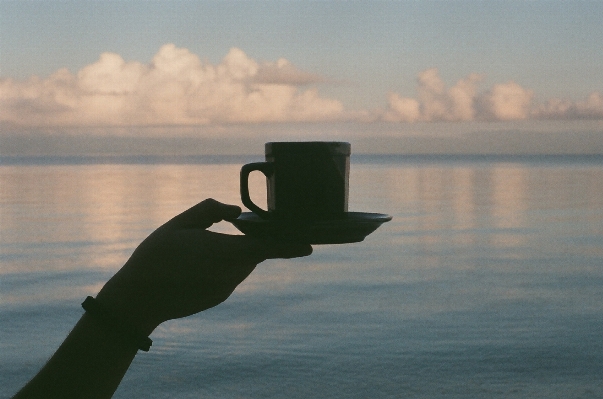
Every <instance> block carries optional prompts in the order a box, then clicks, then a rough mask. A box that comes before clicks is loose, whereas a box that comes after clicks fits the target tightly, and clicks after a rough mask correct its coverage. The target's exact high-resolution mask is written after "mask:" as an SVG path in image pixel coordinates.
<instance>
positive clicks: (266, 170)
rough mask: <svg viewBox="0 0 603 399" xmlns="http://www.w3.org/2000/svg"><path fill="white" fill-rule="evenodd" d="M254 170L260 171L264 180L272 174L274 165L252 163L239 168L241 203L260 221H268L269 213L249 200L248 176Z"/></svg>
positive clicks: (269, 163)
mask: <svg viewBox="0 0 603 399" xmlns="http://www.w3.org/2000/svg"><path fill="white" fill-rule="evenodd" d="M254 170H257V171H260V172H262V173H263V174H264V175H265V176H266V178H270V176H272V174H273V173H274V164H273V163H272V162H254V163H248V164H246V165H243V167H241V201H243V205H245V206H246V207H247V208H249V210H251V211H252V212H253V213H255V214H256V215H258V216H259V217H261V218H262V219H270V217H271V216H272V215H271V214H270V212H268V211H265V210H263V209H262V208H260V207H259V206H257V205H256V204H254V203H253V201H252V200H251V198H249V174H250V173H251V172H253V171H254Z"/></svg>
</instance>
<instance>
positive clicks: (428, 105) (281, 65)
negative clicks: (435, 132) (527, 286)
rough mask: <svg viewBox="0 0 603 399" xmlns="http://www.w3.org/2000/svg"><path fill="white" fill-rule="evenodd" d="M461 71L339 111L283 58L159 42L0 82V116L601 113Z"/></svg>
mask: <svg viewBox="0 0 603 399" xmlns="http://www.w3.org/2000/svg"><path fill="white" fill-rule="evenodd" d="M482 79H483V76H482V75H480V74H476V73H471V74H469V75H468V76H466V77H465V78H463V79H461V80H459V81H458V82H457V83H456V84H454V85H453V86H451V87H448V86H447V85H446V84H445V82H444V81H443V80H442V79H441V78H440V76H439V72H438V69H436V68H430V69H426V70H424V71H422V72H421V73H419V75H418V77H417V89H416V97H415V98H413V97H403V96H402V95H400V94H398V93H394V92H392V93H390V94H389V95H388V97H387V106H386V107H385V108H384V109H380V110H377V111H368V110H357V111H353V112H352V111H347V110H345V109H344V106H343V104H342V103H341V102H340V101H339V100H337V99H329V98H324V97H322V96H320V95H319V93H318V90H317V89H316V87H315V85H317V84H320V83H325V81H326V80H325V79H324V78H323V77H321V76H318V75H316V74H312V73H308V72H305V71H302V70H300V69H298V68H297V67H295V66H294V65H293V64H291V63H290V62H289V61H287V60H286V59H279V60H277V61H274V62H258V61H256V60H253V59H252V58H250V57H249V56H247V54H245V53H244V52H243V51H242V50H240V49H238V48H233V49H231V50H230V51H229V52H228V54H227V55H226V56H225V57H224V59H223V60H222V61H221V62H220V63H219V64H217V65H213V64H210V63H205V62H202V61H201V60H200V58H199V57H198V56H197V55H195V54H193V53H191V52H190V51H189V50H187V49H185V48H178V47H176V46H175V45H173V44H167V45H164V46H163V47H161V48H160V49H159V51H158V53H157V54H156V55H155V56H154V57H153V59H152V60H151V62H150V63H148V64H143V63H140V62H136V61H128V62H127V61H125V60H124V59H123V58H122V57H121V56H120V55H118V54H115V53H103V54H101V56H100V58H99V59H98V60H97V61H96V62H95V63H93V64H90V65H88V66H86V67H84V68H82V69H81V70H80V71H78V72H77V73H75V74H74V73H72V72H70V71H68V70H67V69H61V70H58V71H56V72H55V73H54V74H52V75H51V76H49V77H47V78H40V77H36V76H32V77H31V78H29V79H27V80H22V81H19V80H13V79H10V78H8V79H6V78H5V79H0V123H4V124H10V125H17V126H19V125H20V126H126V127H127V126H171V125H221V124H232V123H263V122H318V121H335V120H338V121H345V120H348V121H364V122H366V121H376V120H381V121H388V122H434V121H447V122H456V121H509V120H526V119H553V120H555V119H603V94H601V93H600V92H597V91H594V92H592V93H591V94H589V95H588V96H587V97H586V98H585V99H584V100H580V101H570V100H567V99H549V100H547V101H545V102H544V103H541V104H537V103H536V102H535V95H534V92H533V91H532V90H530V89H527V88H524V87H522V86H521V85H519V84H517V83H516V82H514V81H509V82H506V83H498V84H494V85H493V86H492V87H490V88H488V89H486V90H483V91H479V85H480V83H481V81H482Z"/></svg>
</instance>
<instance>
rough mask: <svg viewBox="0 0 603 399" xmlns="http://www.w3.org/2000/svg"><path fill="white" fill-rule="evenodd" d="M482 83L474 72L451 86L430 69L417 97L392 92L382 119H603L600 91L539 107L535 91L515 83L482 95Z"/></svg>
mask: <svg viewBox="0 0 603 399" xmlns="http://www.w3.org/2000/svg"><path fill="white" fill-rule="evenodd" d="M481 80H482V76H481V75H479V74H475V73H472V74H469V75H468V76H467V77H465V78H463V79H461V80H459V81H458V82H457V83H456V84H455V85H454V86H452V87H447V86H446V84H445V83H444V82H443V81H442V79H441V78H440V76H439V72H438V70H437V69H436V68H430V69H426V70H424V71H423V72H421V73H420V74H419V75H418V77H417V98H410V97H402V96H401V95H399V94H398V93H390V94H389V95H388V107H387V109H386V110H385V111H384V112H383V113H382V116H381V118H382V119H383V120H385V121H390V122H435V121H475V120H477V121H510V120H525V119H603V95H602V94H601V93H599V92H592V93H591V94H590V95H588V96H587V97H586V98H585V99H584V100H581V101H576V102H572V101H569V100H561V99H550V100H548V101H545V102H544V104H540V105H539V104H535V102H534V92H533V91H532V90H530V89H527V88H524V87H522V86H521V85H519V84H518V83H516V82H513V81H509V82H507V83H498V84H495V85H493V86H492V87H491V88H490V89H488V90H486V91H483V92H478V90H477V89H478V85H479V83H480V81H481Z"/></svg>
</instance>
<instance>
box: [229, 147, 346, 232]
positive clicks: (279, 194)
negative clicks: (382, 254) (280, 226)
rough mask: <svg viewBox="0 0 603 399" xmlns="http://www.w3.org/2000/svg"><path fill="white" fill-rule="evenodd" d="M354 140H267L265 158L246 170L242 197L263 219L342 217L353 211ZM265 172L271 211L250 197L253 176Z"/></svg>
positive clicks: (315, 219)
mask: <svg viewBox="0 0 603 399" xmlns="http://www.w3.org/2000/svg"><path fill="white" fill-rule="evenodd" d="M350 150H351V146H350V143H345V142H326V141H309V142H272V143H266V145H265V155H266V162H255V163H250V164H246V165H243V167H242V168H241V200H242V201H243V204H244V205H245V206H246V207H247V208H249V209H250V210H251V211H252V212H254V213H255V214H257V215H258V216H259V217H261V218H262V219H284V220H286V219H292V220H304V221H317V220H329V219H337V218H341V217H343V216H345V213H346V212H347V210H348V192H349V175H350V152H351V151H350ZM256 170H257V171H260V172H262V173H263V174H264V175H265V176H266V186H267V200H268V201H267V202H268V204H267V210H264V209H262V208H260V207H259V206H257V205H256V204H255V203H254V202H253V201H252V200H251V198H250V197H249V174H250V173H251V172H252V171H256Z"/></svg>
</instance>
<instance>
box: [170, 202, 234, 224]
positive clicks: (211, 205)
mask: <svg viewBox="0 0 603 399" xmlns="http://www.w3.org/2000/svg"><path fill="white" fill-rule="evenodd" d="M240 214H241V208H239V207H238V206H236V205H228V204H223V203H221V202H218V201H216V200H214V199H213V198H208V199H206V200H204V201H202V202H200V203H198V204H197V205H195V206H193V207H191V208H189V209H187V210H186V211H184V212H182V213H181V214H179V215H177V216H175V217H174V218H172V219H171V220H170V221H169V222H167V223H166V224H165V225H164V226H169V227H173V228H199V229H206V228H208V227H210V226H211V225H212V224H214V223H218V222H220V221H222V220H232V219H236V218H237V217H238V216H239V215H240Z"/></svg>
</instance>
